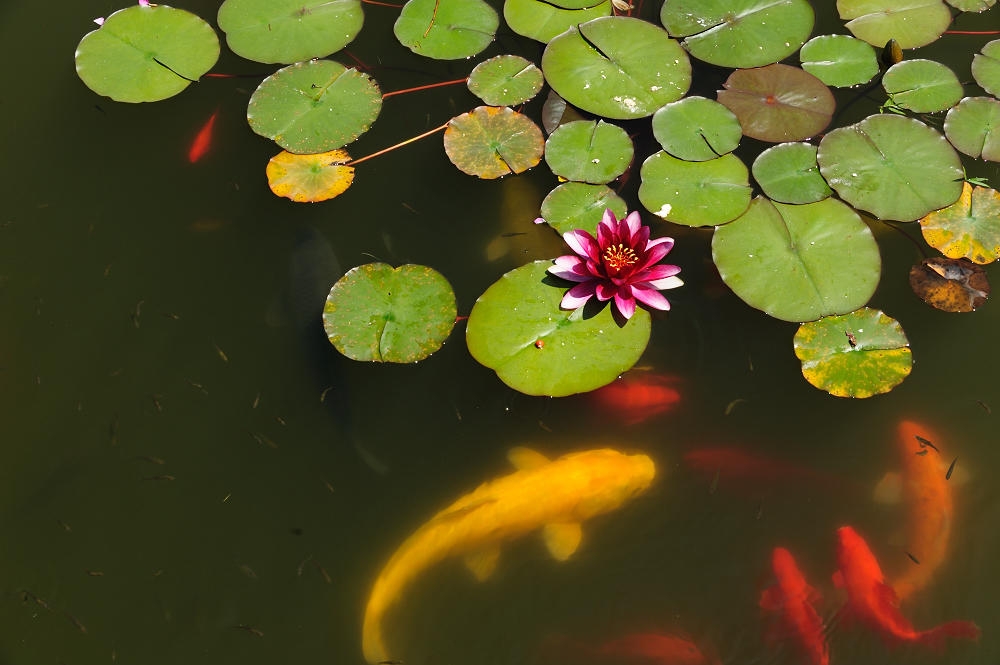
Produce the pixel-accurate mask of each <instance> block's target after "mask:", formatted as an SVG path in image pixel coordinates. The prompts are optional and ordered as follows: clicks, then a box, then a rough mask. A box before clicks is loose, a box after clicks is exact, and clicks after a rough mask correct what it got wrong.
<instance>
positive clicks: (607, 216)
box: [601, 208, 618, 228]
mask: <svg viewBox="0 0 1000 665" xmlns="http://www.w3.org/2000/svg"><path fill="white" fill-rule="evenodd" d="M601 224H603V225H605V226H608V227H611V228H614V227H615V226H617V225H618V219H617V218H616V217H615V213H614V211H613V210H612V209H611V208H605V209H604V214H603V215H601Z"/></svg>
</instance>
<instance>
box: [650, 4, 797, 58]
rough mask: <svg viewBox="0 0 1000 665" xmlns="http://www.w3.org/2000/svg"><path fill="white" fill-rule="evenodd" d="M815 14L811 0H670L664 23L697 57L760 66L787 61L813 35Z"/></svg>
mask: <svg viewBox="0 0 1000 665" xmlns="http://www.w3.org/2000/svg"><path fill="white" fill-rule="evenodd" d="M814 21H815V17H814V15H813V10H812V7H811V6H810V4H809V3H808V2H807V0H670V1H669V2H665V3H663V7H662V8H661V9H660V23H662V24H663V25H664V26H666V28H667V31H668V32H669V33H670V34H671V35H672V36H674V37H684V47H685V48H686V49H687V50H688V52H689V53H690V54H691V55H692V56H693V57H695V58H698V59H699V60H703V61H705V62H708V63H711V64H713V65H718V66H720V67H734V68H736V67H760V66H762V65H769V64H771V63H772V62H778V61H779V60H784V59H785V58H787V57H788V56H790V55H791V54H793V53H795V51H797V50H798V49H799V47H800V46H802V44H803V42H805V41H806V40H807V39H809V34H810V33H811V32H812V29H813V23H814Z"/></svg>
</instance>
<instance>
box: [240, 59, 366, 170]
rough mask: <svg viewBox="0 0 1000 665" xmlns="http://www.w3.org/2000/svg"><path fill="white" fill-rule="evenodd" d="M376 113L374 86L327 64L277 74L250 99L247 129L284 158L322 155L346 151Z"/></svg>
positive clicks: (335, 64)
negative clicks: (271, 143) (286, 154)
mask: <svg viewBox="0 0 1000 665" xmlns="http://www.w3.org/2000/svg"><path fill="white" fill-rule="evenodd" d="M381 110H382V93H381V92H380V91H379V89H378V86H377V85H376V84H375V81H374V80H372V79H371V78H370V77H369V76H367V75H366V74H362V73H361V72H359V71H357V70H356V69H348V68H346V67H344V66H343V65H341V64H340V63H338V62H333V61H332V60H310V61H308V62H300V63H297V64H294V65H289V66H288V67H284V68H282V69H279V70H278V71H276V72H275V73H273V74H271V75H270V76H268V77H267V78H266V79H264V80H263V81H262V82H261V84H260V85H259V86H257V89H256V90H254V93H253V95H252V96H251V97H250V104H249V106H248V107H247V120H248V121H249V123H250V129H252V130H253V131H255V132H256V133H258V134H260V135H261V136H265V137H267V138H269V139H272V140H273V141H274V142H275V143H277V144H278V145H280V146H281V147H282V148H284V149H285V150H287V151H288V152H294V153H300V154H302V153H316V152H326V151H328V150H333V149H335V148H340V147H342V146H345V145H347V144H348V143H350V142H351V141H353V140H354V139H356V138H358V137H359V136H360V135H361V134H363V133H365V132H366V131H368V128H369V127H370V126H371V124H372V123H373V122H375V118H377V117H378V114H379V111H381Z"/></svg>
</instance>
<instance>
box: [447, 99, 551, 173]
mask: <svg viewBox="0 0 1000 665" xmlns="http://www.w3.org/2000/svg"><path fill="white" fill-rule="evenodd" d="M544 149H545V139H544V138H543V137H542V130H541V129H539V127H538V125H536V124H535V123H534V122H533V121H532V120H531V119H530V118H529V117H528V116H526V115H524V114H521V113H517V112H516V111H514V110H513V109H510V108H508V107H506V106H479V107H477V108H474V109H473V110H472V111H469V112H468V113H463V114H462V115H459V116H456V117H454V118H452V119H451V121H450V122H449V123H448V128H447V129H446V130H445V132H444V151H445V153H447V155H448V159H450V160H451V163H452V164H454V165H455V166H457V167H458V168H459V170H461V171H462V172H464V173H468V174H469V175H474V176H478V177H480V178H484V179H492V178H499V177H501V176H505V175H508V174H511V173H520V172H522V171H526V170H528V169H530V168H531V167H533V166H535V165H536V164H538V162H540V161H541V160H542V152H543V150H544Z"/></svg>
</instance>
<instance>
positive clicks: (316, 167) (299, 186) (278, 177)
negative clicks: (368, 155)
mask: <svg viewBox="0 0 1000 665" xmlns="http://www.w3.org/2000/svg"><path fill="white" fill-rule="evenodd" d="M349 161H351V156H350V155H349V154H347V152H346V151H344V150H330V151H329V152H321V153H318V154H315V155H296V154H293V153H290V152H287V151H285V150H282V151H281V152H279V153H278V154H277V155H275V156H274V157H272V158H271V161H269V162H268V163H267V171H266V173H267V184H268V186H269V187H270V188H271V191H272V192H274V193H275V194H276V195H277V196H283V197H285V198H287V199H291V200H293V201H295V202H296V203H315V202H316V201H326V200H328V199H332V198H334V197H336V196H340V195H341V194H343V193H344V192H345V191H347V188H348V187H350V186H351V183H352V182H354V167H353V166H346V164H347V162H349Z"/></svg>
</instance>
